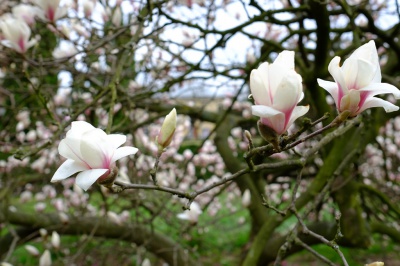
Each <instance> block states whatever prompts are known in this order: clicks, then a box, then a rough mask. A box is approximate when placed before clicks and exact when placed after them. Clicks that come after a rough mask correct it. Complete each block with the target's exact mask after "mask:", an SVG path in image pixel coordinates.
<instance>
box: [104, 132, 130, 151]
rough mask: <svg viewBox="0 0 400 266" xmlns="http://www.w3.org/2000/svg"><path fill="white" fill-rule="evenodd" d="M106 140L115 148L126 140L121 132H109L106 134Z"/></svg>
mask: <svg viewBox="0 0 400 266" xmlns="http://www.w3.org/2000/svg"><path fill="white" fill-rule="evenodd" d="M107 140H108V141H109V142H110V143H111V144H112V146H113V147H114V148H115V149H116V148H118V147H119V146H121V145H122V144H124V143H125V142H126V136H125V135H121V134H111V135H108V136H107Z"/></svg>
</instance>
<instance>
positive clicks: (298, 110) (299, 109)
mask: <svg viewBox="0 0 400 266" xmlns="http://www.w3.org/2000/svg"><path fill="white" fill-rule="evenodd" d="M309 109H310V106H308V105H307V106H296V107H295V108H294V109H293V111H292V115H291V116H290V119H289V121H288V123H287V125H286V128H285V131H286V130H287V129H288V128H289V127H290V126H291V125H292V124H293V123H294V121H296V119H297V118H299V117H300V116H303V115H305V114H306V113H307V112H308V110H309Z"/></svg>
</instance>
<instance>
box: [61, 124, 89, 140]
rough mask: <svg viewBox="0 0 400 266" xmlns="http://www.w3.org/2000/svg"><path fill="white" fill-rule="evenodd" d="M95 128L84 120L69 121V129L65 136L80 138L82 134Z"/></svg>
mask: <svg viewBox="0 0 400 266" xmlns="http://www.w3.org/2000/svg"><path fill="white" fill-rule="evenodd" d="M93 129H95V127H94V126H92V125H91V124H89V123H88V122H85V121H74V122H72V123H71V129H70V130H69V131H68V132H67V137H70V138H78V139H79V138H81V136H82V134H83V133H85V132H88V131H90V130H93Z"/></svg>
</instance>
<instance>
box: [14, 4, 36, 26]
mask: <svg viewBox="0 0 400 266" xmlns="http://www.w3.org/2000/svg"><path fill="white" fill-rule="evenodd" d="M12 14H13V15H14V17H16V18H17V19H22V20H24V21H25V22H26V23H27V24H28V25H32V24H34V23H35V17H36V16H38V15H39V14H40V9H39V8H38V7H37V6H32V5H27V4H19V5H16V6H14V7H13V8H12Z"/></svg>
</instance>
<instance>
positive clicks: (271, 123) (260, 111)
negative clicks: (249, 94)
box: [251, 105, 286, 134]
mask: <svg viewBox="0 0 400 266" xmlns="http://www.w3.org/2000/svg"><path fill="white" fill-rule="evenodd" d="M251 111H252V113H253V115H256V116H259V117H261V123H263V124H264V125H266V126H268V127H270V128H272V129H273V130H274V131H275V132H276V133H277V134H282V133H285V125H286V118H285V114H284V113H282V112H281V111H278V110H275V109H274V108H271V107H269V106H265V105H253V106H252V107H251Z"/></svg>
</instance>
